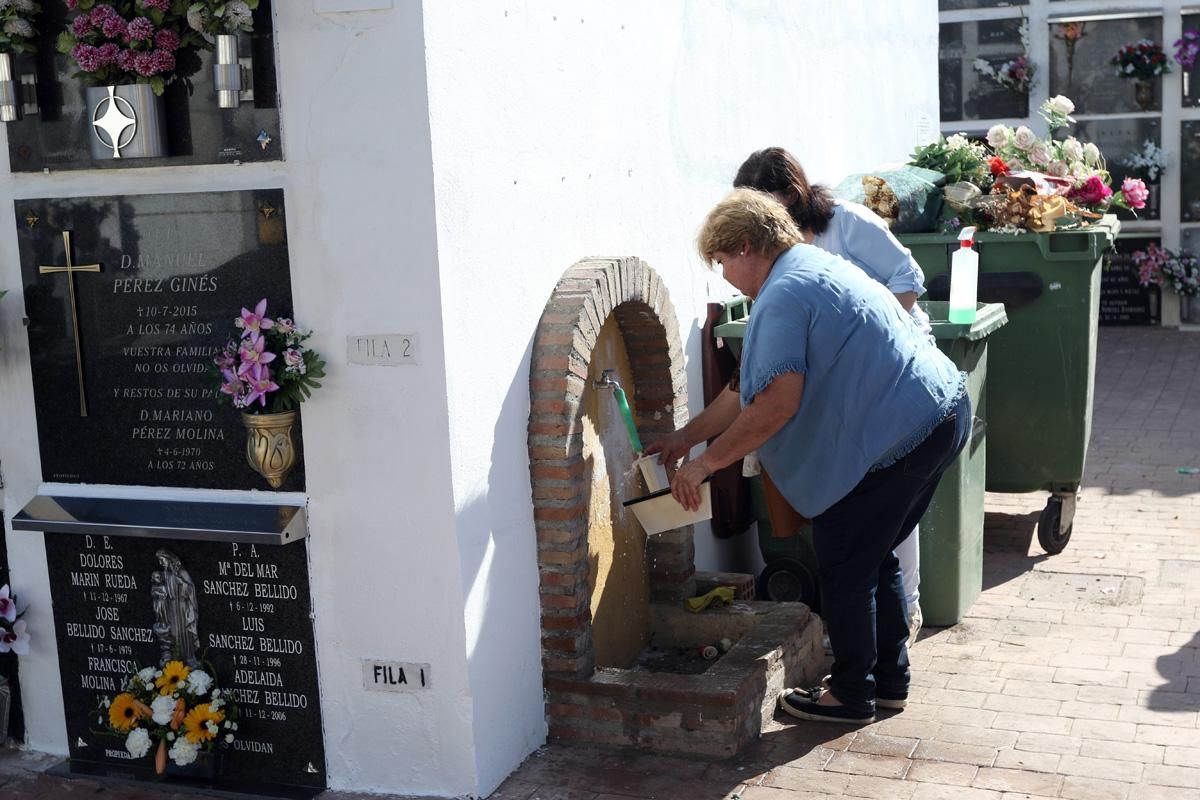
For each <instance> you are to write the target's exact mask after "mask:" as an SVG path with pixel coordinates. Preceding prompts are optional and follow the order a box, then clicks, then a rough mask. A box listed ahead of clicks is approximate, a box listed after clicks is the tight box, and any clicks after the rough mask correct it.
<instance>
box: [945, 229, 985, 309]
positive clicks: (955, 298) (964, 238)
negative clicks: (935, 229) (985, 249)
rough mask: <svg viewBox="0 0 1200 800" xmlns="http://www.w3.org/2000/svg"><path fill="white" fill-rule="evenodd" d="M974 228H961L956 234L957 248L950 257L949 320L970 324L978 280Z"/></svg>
mask: <svg viewBox="0 0 1200 800" xmlns="http://www.w3.org/2000/svg"><path fill="white" fill-rule="evenodd" d="M973 244H975V229H974V228H972V227H967V228H963V229H962V232H961V233H959V234H958V249H957V250H955V251H954V255H953V256H951V257H950V321H951V322H957V323H965V324H968V325H969V324H971V323H972V322H974V321H975V290H976V286H977V284H978V282H979V253H977V252H975V251H974V250H972V249H971V245H973Z"/></svg>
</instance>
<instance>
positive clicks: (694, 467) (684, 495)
mask: <svg viewBox="0 0 1200 800" xmlns="http://www.w3.org/2000/svg"><path fill="white" fill-rule="evenodd" d="M711 474H712V470H710V469H709V468H708V467H707V466H705V462H704V456H703V455H701V456H700V457H699V458H695V459H692V460H691V461H689V462H687V463H686V464H684V465H683V466H682V467H680V468H679V470H678V471H677V472H676V473H675V478H674V480H672V481H671V496H672V497H674V498H675V500H676V501H677V502H678V503H679V505H681V506H683V507H684V508H686V509H687V510H688V511H695V510H696V509H698V508H699V507H700V484H701V483H703V482H704V479H705V478H707V477H708V476H709V475H711Z"/></svg>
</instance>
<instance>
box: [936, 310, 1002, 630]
mask: <svg viewBox="0 0 1200 800" xmlns="http://www.w3.org/2000/svg"><path fill="white" fill-rule="evenodd" d="M920 305H921V307H922V308H923V309H925V313H927V314H928V315H929V323H930V325H931V326H932V327H933V335H934V338H935V339H937V344H938V348H939V349H940V350H941V351H942V352H943V353H945V354H946V355H947V356H948V357H949V358H950V360H951V361H953V362H954V363H955V365H956V366H957V367H958V368H959V369H961V370H962V371H963V372H965V373H967V394H969V395H970V397H971V408H972V409H973V411H974V416H975V419H974V425H973V427H972V430H971V438H970V440H969V441H968V442H967V445H966V447H964V448H963V451H962V453H961V454H959V456H958V458H957V459H955V461H954V463H953V464H952V465H951V466H950V469H948V470H946V473H945V474H944V475H943V476H942V481H941V483H939V484H938V488H937V491H936V492H935V493H934V495H933V500H932V501H931V502H930V504H929V509H928V510H927V511H926V512H925V516H923V517H922V518H921V526H920V528H921V534H920V535H921V612H922V614H923V616H924V619H925V624H926V625H933V626H943V625H954V624H956V623H958V622H959V621H960V620H961V619H962V618H963V616H965V615H966V613H967V609H969V608H970V607H971V604H972V603H974V602H975V599H976V598H977V597H979V592H980V591H981V590H982V588H983V492H984V480H985V478H984V467H985V461H986V458H987V449H988V445H987V435H986V434H987V422H986V420H987V397H986V394H985V391H984V390H985V387H986V386H987V382H988V357H989V356H988V342H989V341H990V340H991V338H993V337H994V335H995V333H996V331H998V330H1000V328H1001V327H1002V326H1003V325H1004V324H1005V323H1006V322H1007V321H1008V318H1007V316H1005V313H1004V306H1003V305H1002V304H1000V303H986V304H985V303H980V304H979V306H978V311H977V312H976V316H975V322H974V323H972V324H969V325H967V324H959V323H954V322H950V321H949V320H948V313H949V306H950V304H949V303H947V302H937V301H928V302H926V301H922V302H921V303H920Z"/></svg>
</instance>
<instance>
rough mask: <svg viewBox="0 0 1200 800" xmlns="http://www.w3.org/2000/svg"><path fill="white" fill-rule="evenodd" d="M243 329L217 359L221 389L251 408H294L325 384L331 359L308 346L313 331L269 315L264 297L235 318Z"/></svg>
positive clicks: (236, 405) (247, 410)
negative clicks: (326, 365)
mask: <svg viewBox="0 0 1200 800" xmlns="http://www.w3.org/2000/svg"><path fill="white" fill-rule="evenodd" d="M233 324H234V327H235V328H237V329H238V331H240V333H239V335H238V336H237V338H235V339H230V340H229V341H228V342H227V343H226V344H225V347H224V348H222V350H221V352H220V353H218V354H217V356H216V358H214V359H213V365H214V367H215V371H216V375H217V380H218V384H219V386H218V388H219V390H220V392H221V394H223V395H226V396H228V397H229V398H230V400H231V401H232V402H233V406H234V408H238V409H241V410H242V411H244V412H245V413H248V414H255V413H262V414H271V413H277V412H280V411H290V410H292V409H293V408H295V407H296V406H298V405H300V403H301V402H302V401H304V400H306V399H308V398H309V397H310V396H311V395H312V390H313V389H317V388H320V386H321V384H320V381H319V380H318V379H319V378H323V377H325V362H324V361H323V360H321V357H320V356H319V355H317V353H316V351H314V350H311V349H309V348H308V347H306V346H305V344H304V343H305V342H306V341H307V340H308V338H309V337H310V336H312V331H310V330H306V329H303V328H300V327H298V326H297V325H296V323H295V322H293V321H292V320H290V319H287V318H286V317H276V318H274V319H272V318H270V317H268V316H267V301H266V298H263V299H262V300H260V301H259V302H258V305H256V306H255V307H254V309H253V310H250V309H248V308H243V309H242V313H241V314H240V315H239V316H238V317H237V318H236V319H234V321H233Z"/></svg>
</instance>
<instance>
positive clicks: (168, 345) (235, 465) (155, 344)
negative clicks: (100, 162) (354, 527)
mask: <svg viewBox="0 0 1200 800" xmlns="http://www.w3.org/2000/svg"><path fill="white" fill-rule="evenodd" d="M15 206H16V225H17V231H18V240H19V244H20V254H21V274H22V277H23V280H24V284H25V308H26V314H27V316H28V319H29V322H28V333H29V344H30V356H31V362H32V363H31V366H32V372H33V386H34V395H35V399H36V410H37V424H38V441H39V447H40V451H41V458H42V476H43V478H44V480H47V481H57V482H68V483H72V482H79V483H109V484H123V485H130V484H132V485H144V486H185V487H194V488H219V489H264V490H269V488H270V487H269V486H268V484H267V483H266V481H265V480H263V478H262V477H261V476H259V475H258V474H257V473H255V472H254V471H253V470H252V469H251V468H250V466H249V465H248V464H247V463H246V457H245V444H246V432H245V429H244V427H243V426H242V423H241V417H240V413H239V412H238V411H237V410H236V409H234V408H233V407H232V405H231V404H230V403H229V402H227V401H226V402H222V401H220V400H218V398H217V392H216V386H215V382H214V381H213V379H212V377H211V376H210V374H209V372H208V370H209V365H210V364H211V360H212V355H213V354H214V353H215V352H216V351H217V350H219V349H220V347H221V346H222V345H223V344H224V342H225V341H226V339H227V338H228V336H229V334H230V333H231V332H232V331H233V327H232V322H233V319H234V317H235V316H236V315H237V313H238V311H239V310H240V309H241V307H242V306H245V305H253V304H254V303H256V302H257V301H258V300H259V299H261V298H264V297H265V298H267V299H268V301H269V304H270V305H269V307H268V312H269V313H271V314H272V315H276V316H277V315H283V316H292V293H291V280H290V273H289V267H288V252H287V235H286V225H285V221H286V214H285V210H284V198H283V192H282V190H278V189H269V190H261V191H245V192H221V193H215V192H214V193H199V194H161V195H137V196H123V197H85V198H71V199H54V200H18V201H17V202H16V203H15ZM63 231H70V232H71V234H72V235H71V239H72V250H73V253H72V263H73V264H75V265H77V266H78V265H90V264H99V265H100V271H99V272H80V273H76V274H75V275H74V279H73V280H74V285H75V299H76V314H77V317H78V323H79V348H80V354H81V361H82V364H83V386H84V390H83V394H84V395H85V396H86V401H87V409H86V410H87V416H81V408H80V388H79V377H78V367H77V359H76V352H75V332H74V325H73V323H72V311H71V298H70V293H69V291H68V281H67V276H66V275H64V274H63V273H57V274H41V273H40V272H39V267H40V266H47V265H49V266H61V265H63V264H65V263H66V261H65V258H66V254H65V252H64V245H63V236H62V234H63ZM296 437H297V441H299V437H300V431H299V429H297V431H296ZM281 488H282V489H283V490H289V491H300V490H303V488H304V466H303V448H301V451H300V456H299V460H298V463H297V465H296V468H295V469H294V470H293V471H292V473H291V475H290V476H289V478H288V479H287V481H286V482H285V483H284V485H283V486H282V487H281Z"/></svg>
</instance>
